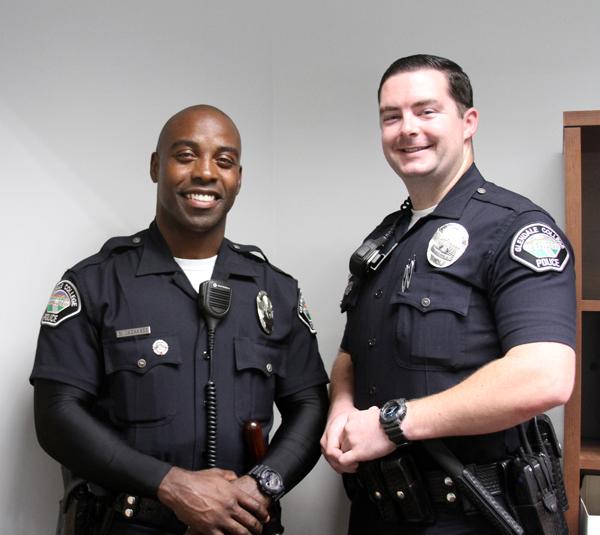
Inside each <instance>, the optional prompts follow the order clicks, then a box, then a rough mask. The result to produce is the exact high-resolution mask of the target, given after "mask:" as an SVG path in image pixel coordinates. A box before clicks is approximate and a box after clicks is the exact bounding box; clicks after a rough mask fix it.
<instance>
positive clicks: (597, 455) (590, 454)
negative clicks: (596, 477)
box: [579, 440, 600, 471]
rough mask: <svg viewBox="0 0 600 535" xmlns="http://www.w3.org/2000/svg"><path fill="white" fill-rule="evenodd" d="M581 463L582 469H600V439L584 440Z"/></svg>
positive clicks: (580, 457) (580, 456)
mask: <svg viewBox="0 0 600 535" xmlns="http://www.w3.org/2000/svg"><path fill="white" fill-rule="evenodd" d="M579 465H580V466H581V469H582V470H595V471H597V470H600V440H582V441H581V453H580V454H579Z"/></svg>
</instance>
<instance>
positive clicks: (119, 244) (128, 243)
mask: <svg viewBox="0 0 600 535" xmlns="http://www.w3.org/2000/svg"><path fill="white" fill-rule="evenodd" d="M145 237H146V236H145V231H142V232H137V233H136V234H132V235H131V236H116V237H114V238H110V239H109V240H107V241H106V243H105V244H104V245H103V246H102V248H101V249H100V251H99V252H97V253H96V254H94V255H92V256H89V257H88V258H85V259H84V260H82V261H81V262H79V263H77V264H75V265H74V266H73V267H72V268H71V271H77V270H78V269H82V268H84V267H86V266H91V265H94V264H100V263H101V262H103V261H104V260H106V259H107V258H108V257H109V256H111V255H112V254H114V253H116V252H118V251H124V250H127V249H135V248H137V247H140V246H141V245H142V244H143V243H144V239H145Z"/></svg>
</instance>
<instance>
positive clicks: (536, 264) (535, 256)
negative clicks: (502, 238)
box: [510, 223, 569, 272]
mask: <svg viewBox="0 0 600 535" xmlns="http://www.w3.org/2000/svg"><path fill="white" fill-rule="evenodd" d="M510 256H512V258H514V259H515V260H516V261H517V262H520V263H521V264H523V265H525V266H527V267H528V268H531V269H533V270H534V271H538V272H542V271H562V270H563V269H565V266H566V265H567V262H568V261H569V251H568V250H567V248H566V247H565V244H564V243H563V241H562V239H561V238H560V236H559V235H558V234H557V233H556V232H555V231H554V230H552V228H551V227H549V226H548V225H546V224H544V223H532V224H531V225H527V226H526V227H523V228H522V229H521V230H519V231H518V232H517V233H516V234H515V236H514V238H513V240H512V243H511V245H510Z"/></svg>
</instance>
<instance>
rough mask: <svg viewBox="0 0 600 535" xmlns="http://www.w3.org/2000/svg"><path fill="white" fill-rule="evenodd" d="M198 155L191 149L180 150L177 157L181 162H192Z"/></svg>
mask: <svg viewBox="0 0 600 535" xmlns="http://www.w3.org/2000/svg"><path fill="white" fill-rule="evenodd" d="M195 157H196V155H195V154H194V153H193V152H191V151H185V152H178V153H177V154H176V155H175V158H176V159H177V160H178V161H180V162H191V161H192V160H193V159H194V158H195Z"/></svg>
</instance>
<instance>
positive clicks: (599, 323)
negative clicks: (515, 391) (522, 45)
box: [563, 111, 600, 535]
mask: <svg viewBox="0 0 600 535" xmlns="http://www.w3.org/2000/svg"><path fill="white" fill-rule="evenodd" d="M563 142H564V147H563V149H564V150H563V153H564V164H565V193H566V202H565V208H566V232H567V235H568V236H569V240H570V241H571V244H572V245H573V249H574V252H575V273H576V291H577V348H576V352H577V371H576V376H575V388H574V390H573V395H572V396H571V399H570V400H569V402H568V403H567V404H566V406H565V427H564V430H565V436H564V441H563V442H564V466H563V469H564V475H565V485H566V488H567V496H568V499H569V504H570V508H569V511H568V512H567V522H568V524H569V533H571V535H577V534H578V533H579V488H580V484H581V477H582V476H583V475H584V474H588V473H599V474H600V111H568V112H564V114H563Z"/></svg>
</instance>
